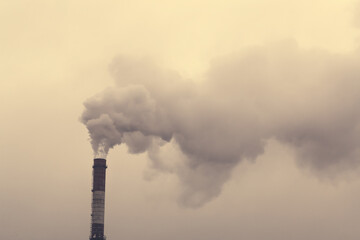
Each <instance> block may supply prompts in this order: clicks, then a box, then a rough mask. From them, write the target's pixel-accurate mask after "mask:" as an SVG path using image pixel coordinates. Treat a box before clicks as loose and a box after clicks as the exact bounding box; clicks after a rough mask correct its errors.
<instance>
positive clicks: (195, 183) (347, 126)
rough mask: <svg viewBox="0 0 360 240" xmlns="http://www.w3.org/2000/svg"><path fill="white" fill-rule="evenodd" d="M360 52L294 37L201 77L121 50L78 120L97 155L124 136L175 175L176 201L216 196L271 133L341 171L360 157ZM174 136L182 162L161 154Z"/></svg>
mask: <svg viewBox="0 0 360 240" xmlns="http://www.w3.org/2000/svg"><path fill="white" fill-rule="evenodd" d="M359 63H360V54H359V53H358V52H356V53H353V54H349V55H335V54H330V53H328V52H325V51H319V50H301V49H299V48H298V47H297V45H296V44H295V43H293V42H285V43H281V44H278V45H276V44H275V45H269V46H264V47H257V48H252V49H248V50H246V51H244V52H242V53H238V54H234V55H231V56H226V57H222V58H218V59H216V60H214V61H213V62H212V65H211V67H210V69H209V71H208V72H207V74H206V79H205V80H204V81H201V82H199V81H190V80H187V79H183V78H182V77H181V76H180V75H179V74H177V73H176V72H173V71H169V70H164V69H161V68H160V67H158V66H156V65H155V64H153V63H152V62H151V61H147V60H137V59H131V58H127V57H123V56H120V57H118V58H116V59H115V60H114V61H113V63H112V64H111V67H110V71H111V73H112V75H113V77H114V80H115V86H114V87H111V88H108V89H105V90H104V91H103V92H101V93H99V94H98V95H96V96H94V97H92V98H90V99H88V100H87V101H86V102H85V103H84V105H85V111H84V113H83V115H82V117H81V121H82V122H83V123H84V124H85V125H86V127H87V128H88V130H89V134H90V137H91V144H92V147H93V150H94V153H95V154H101V153H102V152H103V153H105V154H106V153H107V152H108V151H109V149H110V148H113V147H114V146H116V145H119V144H121V143H125V144H126V145H127V146H128V148H129V152H130V153H142V152H148V155H149V157H150V159H151V160H152V163H153V164H152V165H153V167H154V168H156V169H159V170H161V171H166V172H171V173H174V174H177V176H178V177H179V180H180V182H181V183H182V192H181V194H180V197H179V203H180V204H182V205H184V206H188V207H198V206H201V205H203V204H204V203H206V202H208V201H210V200H211V199H213V198H214V197H216V196H218V195H219V194H220V192H221V188H222V186H223V184H224V183H225V182H226V181H227V180H228V179H229V178H230V175H231V170H232V169H233V168H234V167H235V166H236V165H237V164H238V163H239V162H240V161H243V160H255V159H256V158H257V157H258V156H259V155H261V154H263V153H264V147H265V145H266V143H267V141H268V140H269V139H275V140H277V141H280V142H282V143H283V144H286V145H288V146H289V147H292V148H293V149H294V151H295V153H296V158H297V161H298V163H299V165H302V166H305V167H308V168H310V169H313V170H314V171H315V172H322V173H326V172H329V173H332V174H333V173H335V174H336V173H337V172H339V171H342V170H346V169H350V168H353V167H355V166H356V165H357V164H358V162H359V159H360V111H359V109H360V65H359ZM169 144H173V145H175V146H176V148H177V149H178V151H179V153H180V154H179V156H180V157H179V158H180V159H182V161H180V162H176V163H174V162H172V160H171V159H164V158H163V157H162V156H161V149H163V148H164V146H167V145H169Z"/></svg>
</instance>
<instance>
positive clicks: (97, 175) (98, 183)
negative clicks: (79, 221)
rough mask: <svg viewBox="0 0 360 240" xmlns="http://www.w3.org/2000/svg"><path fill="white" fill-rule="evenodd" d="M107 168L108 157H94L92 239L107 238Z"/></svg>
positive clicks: (102, 239)
mask: <svg viewBox="0 0 360 240" xmlns="http://www.w3.org/2000/svg"><path fill="white" fill-rule="evenodd" d="M106 168H107V166H106V159H103V158H95V159H94V166H93V188H92V204H91V235H90V240H105V239H106V237H105V235H104V210H105V176H106Z"/></svg>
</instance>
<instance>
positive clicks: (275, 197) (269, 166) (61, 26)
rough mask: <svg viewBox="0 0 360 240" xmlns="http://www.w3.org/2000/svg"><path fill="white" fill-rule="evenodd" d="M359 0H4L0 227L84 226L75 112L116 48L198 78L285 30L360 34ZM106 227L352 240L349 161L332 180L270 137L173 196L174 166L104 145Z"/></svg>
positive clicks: (119, 232)
mask: <svg viewBox="0 0 360 240" xmlns="http://www.w3.org/2000/svg"><path fill="white" fill-rule="evenodd" d="M358 6H359V3H358V1H355V0H342V1H339V0H312V1H310V0H304V1H289V0H287V1H286V0H274V1H268V0H252V1H250V0H237V1H226V0H225V1H218V0H212V1H204V0H193V1H184V0H182V1H178V0H174V1H165V0H163V1H160V0H154V1H144V0H142V1H139V0H132V1H122V0H120V1H102V2H101V3H100V2H99V1H67V2H66V1H38V0H36V1H26V0H19V1H1V2H0V29H1V32H2V33H1V38H0V50H1V51H0V52H1V55H0V63H1V68H0V69H1V71H0V77H1V80H0V111H1V117H0V123H1V125H0V126H1V127H0V153H1V155H2V160H1V165H2V168H1V169H2V170H3V171H2V174H1V175H0V191H1V192H2V194H1V195H0V205H1V206H2V207H1V208H0V232H1V233H2V235H3V236H2V237H1V238H2V239H13V240H21V239H34V240H35V239H36V240H42V239H49V238H50V239H53V240H57V239H59V240H60V239H63V238H64V236H69V238H71V239H81V238H85V239H86V238H87V237H88V233H89V225H90V224H89V223H90V200H91V199H90V197H91V194H90V185H91V164H92V150H91V147H90V144H89V141H88V133H87V130H86V128H85V127H84V126H83V125H82V124H81V123H80V122H79V121H78V119H79V116H80V115H81V112H82V111H83V105H82V103H83V102H84V100H85V99H87V98H88V97H90V96H92V95H94V94H95V93H97V92H99V91H101V90H102V89H104V88H106V87H108V86H111V85H113V80H112V79H111V77H110V74H109V72H108V68H109V64H110V63H111V61H112V59H113V58H114V57H116V56H117V55H119V54H125V55H129V56H136V57H146V58H150V59H152V60H154V61H155V62H157V63H158V64H159V65H161V66H162V67H165V68H171V69H173V70H175V71H177V72H179V73H180V74H182V75H183V76H184V77H185V78H191V79H193V80H194V81H201V80H203V78H204V74H205V73H206V71H207V69H208V68H209V65H210V63H211V62H212V61H213V59H216V58H218V57H221V56H228V55H232V54H237V53H238V52H242V51H243V50H244V49H247V48H248V47H249V46H254V45H256V46H262V45H267V44H272V43H274V42H275V43H276V42H282V41H288V40H294V41H296V42H297V44H298V46H299V48H301V49H322V50H326V51H327V52H330V53H334V54H347V53H351V52H354V51H355V50H356V49H357V48H358V46H359V42H360V40H359V29H358V28H356V24H355V23H356V22H357V23H358V22H359V16H360V14H359V13H360V11H359V10H358V9H359V7H358ZM108 165H109V168H108V178H107V195H106V201H107V202H106V204H107V205H106V213H105V214H106V220H105V224H106V226H105V231H106V234H107V236H108V239H110V240H111V239H133V240H140V239H144V238H147V239H160V240H163V239H164V240H165V239H169V238H171V239H174V240H177V239H179V240H180V239H201V240H202V239H204V240H205V239H210V240H216V239H227V240H235V239H248V240H263V239H264V240H265V239H267V240H269V239H270V240H272V239H274V240H275V239H294V240H300V239H309V240H318V239H328V240H335V239H349V240H355V239H359V237H360V230H359V228H358V227H357V223H358V222H359V221H360V214H359V213H360V208H359V204H358V202H359V200H360V178H359V175H358V171H357V170H354V171H352V172H345V173H342V174H341V175H340V176H338V177H337V178H336V179H331V180H327V179H322V178H318V177H316V176H315V175H314V174H312V173H311V172H310V171H308V170H307V169H304V168H298V167H297V165H296V163H295V160H294V152H293V150H291V149H289V148H287V147H286V146H283V145H281V144H280V143H278V142H276V141H271V142H270V144H268V145H267V147H266V152H265V154H264V155H261V156H260V157H259V158H258V159H257V160H256V162H254V163H249V162H243V163H241V164H240V165H238V166H237V167H236V168H235V169H234V171H233V174H232V176H233V177H232V178H231V179H230V181H228V182H226V183H225V186H224V188H223V192H222V194H221V195H220V196H219V197H217V198H216V199H214V200H213V201H211V202H210V203H208V204H206V205H205V206H204V207H202V208H199V209H184V208H182V207H179V206H178V205H177V202H176V198H177V195H178V192H179V191H178V190H179V188H180V187H179V183H178V180H177V178H176V176H174V175H172V174H158V175H157V176H156V177H155V178H154V179H153V180H152V181H147V180H145V179H144V175H146V173H147V171H149V169H148V165H149V161H148V159H147V156H146V155H145V154H141V155H130V154H128V153H127V149H126V148H125V147H124V146H120V147H117V148H115V149H114V150H111V152H110V154H109V157H108Z"/></svg>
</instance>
